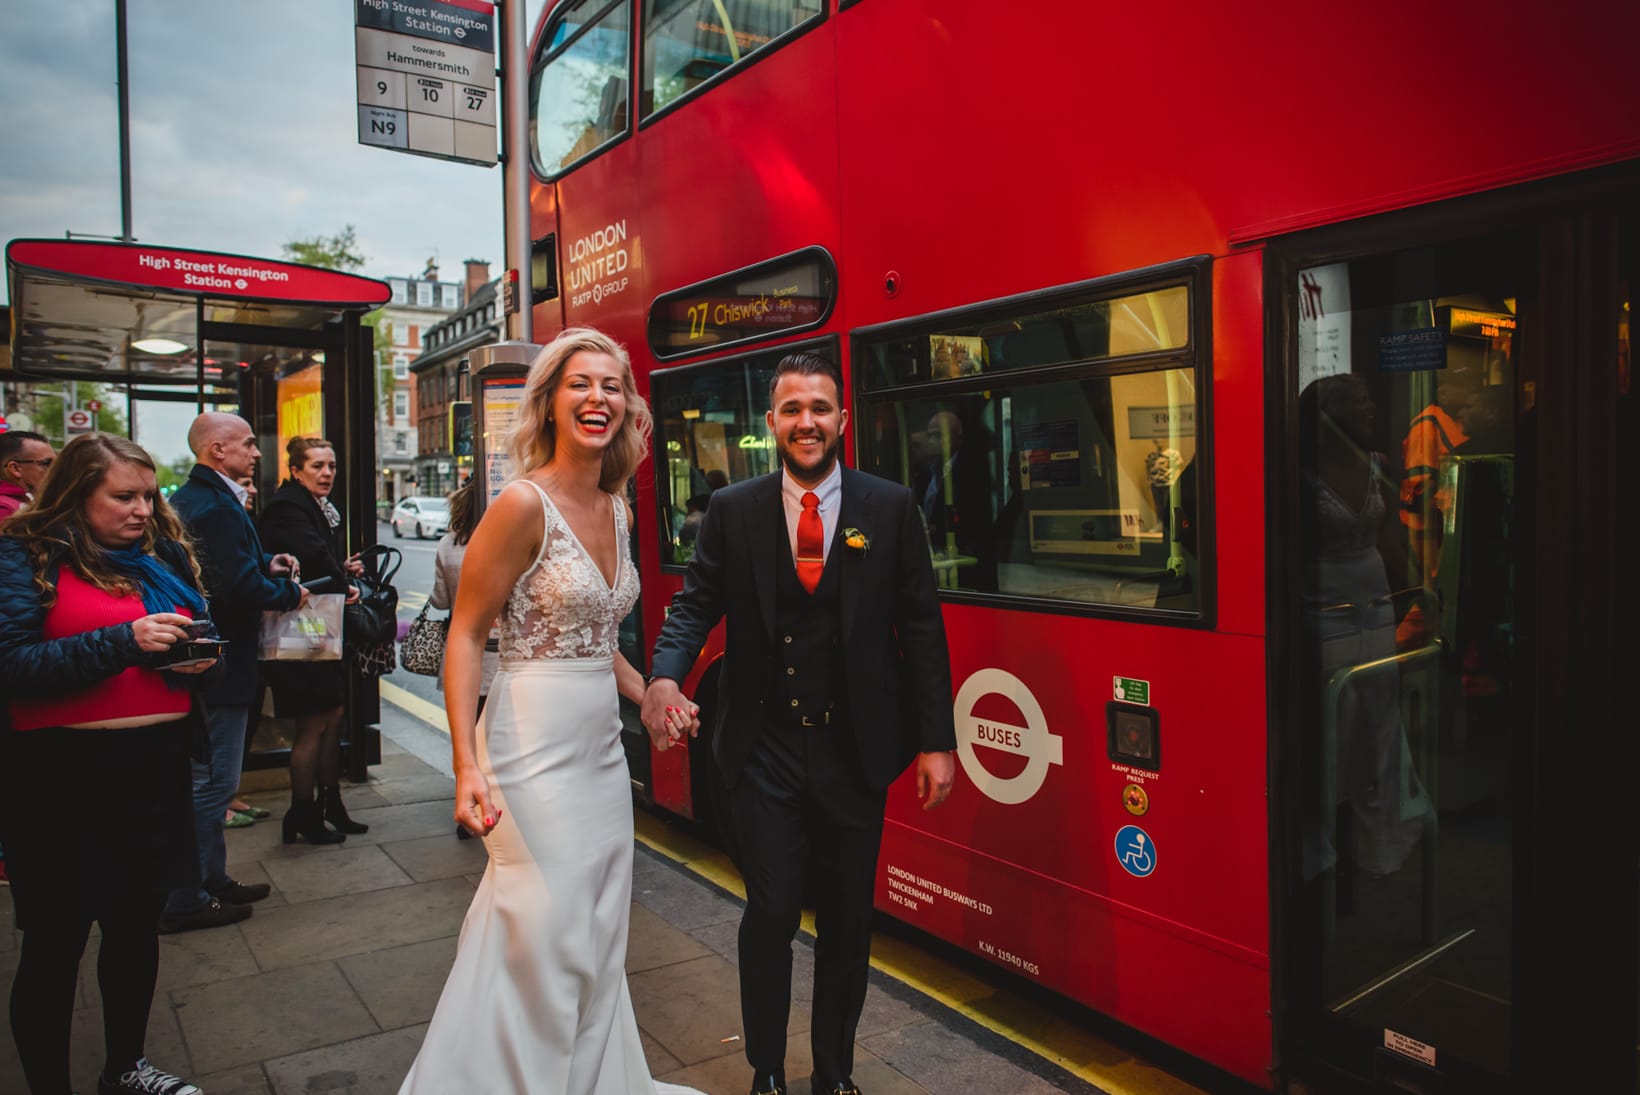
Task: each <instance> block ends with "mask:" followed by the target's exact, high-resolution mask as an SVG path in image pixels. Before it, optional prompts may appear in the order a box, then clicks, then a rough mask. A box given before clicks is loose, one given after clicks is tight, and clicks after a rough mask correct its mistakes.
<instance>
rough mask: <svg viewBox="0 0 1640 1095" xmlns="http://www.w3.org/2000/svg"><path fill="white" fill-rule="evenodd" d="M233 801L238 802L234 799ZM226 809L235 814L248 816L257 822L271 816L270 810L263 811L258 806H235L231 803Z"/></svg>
mask: <svg viewBox="0 0 1640 1095" xmlns="http://www.w3.org/2000/svg"><path fill="white" fill-rule="evenodd" d="M235 801H238V800H237V799H236V800H235ZM228 808H229V809H230V810H232V811H233V812H234V813H236V814H248V815H249V816H250V817H252V818H254V819H256V820H257V821H261V820H262V819H263V818H265V817H272V816H273V811H272V810H264V809H263V808H262V807H260V806H235V805H233V804H232V803H229V805H228Z"/></svg>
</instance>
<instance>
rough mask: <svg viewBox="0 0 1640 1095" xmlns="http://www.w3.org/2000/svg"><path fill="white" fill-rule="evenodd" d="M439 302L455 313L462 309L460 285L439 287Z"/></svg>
mask: <svg viewBox="0 0 1640 1095" xmlns="http://www.w3.org/2000/svg"><path fill="white" fill-rule="evenodd" d="M439 301H440V303H441V304H442V305H443V306H444V307H446V308H448V309H450V310H451V311H452V312H453V311H455V310H456V309H457V308H460V307H461V286H459V285H441V286H439Z"/></svg>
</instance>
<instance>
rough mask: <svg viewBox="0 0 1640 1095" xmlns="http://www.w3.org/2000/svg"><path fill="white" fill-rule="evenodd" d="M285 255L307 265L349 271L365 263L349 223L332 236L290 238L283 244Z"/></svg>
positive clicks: (356, 236) (357, 239)
mask: <svg viewBox="0 0 1640 1095" xmlns="http://www.w3.org/2000/svg"><path fill="white" fill-rule="evenodd" d="M285 257H286V258H287V259H289V260H290V261H292V262H300V263H304V264H306V265H308V266H323V267H325V268H327V269H330V270H346V271H349V272H354V271H357V270H359V269H361V268H363V266H364V263H365V258H364V253H363V252H362V251H360V250H359V238H358V235H357V233H355V232H354V231H353V226H352V225H351V224H348V225H343V226H342V230H341V231H340V232H337V233H336V234H335V235H334V236H311V237H309V238H307V239H294V240H291V241H290V242H289V243H287V244H285Z"/></svg>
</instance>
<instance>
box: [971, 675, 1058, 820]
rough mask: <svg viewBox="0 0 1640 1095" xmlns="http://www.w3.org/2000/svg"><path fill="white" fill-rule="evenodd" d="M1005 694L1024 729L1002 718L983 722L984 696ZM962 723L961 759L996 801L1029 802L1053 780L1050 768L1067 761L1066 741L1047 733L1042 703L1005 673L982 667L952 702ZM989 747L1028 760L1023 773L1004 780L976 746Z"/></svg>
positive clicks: (1021, 682) (972, 776)
mask: <svg viewBox="0 0 1640 1095" xmlns="http://www.w3.org/2000/svg"><path fill="white" fill-rule="evenodd" d="M993 693H994V694H996V695H999V696H1003V697H1005V698H1006V699H1008V700H1009V701H1010V702H1012V703H1013V705H1014V706H1015V707H1017V708H1018V709H1019V712H1020V714H1021V715H1023V716H1024V718H1025V725H1023V726H1015V725H1013V724H1012V723H1008V722H1003V721H1000V720H998V719H992V718H984V719H982V718H980V717H978V716H977V715H975V714H974V709H975V707H977V706H978V704H979V701H980V700H982V699H984V698H985V697H987V696H989V695H992V694H993ZM953 709H954V713H955V715H956V723H957V759H958V760H960V761H962V770H963V771H964V772H966V773H968V778H969V779H971V780H973V782H974V786H976V787H978V788H979V789H980V791H981V792H982V793H983V794H984V795H985V796H986V797H987V798H990V799H992V800H993V801H996V802H1000V803H1002V804H1003V805H1004V806H1017V805H1018V804H1019V803H1021V802H1026V801H1029V800H1030V798H1031V796H1032V795H1035V794H1036V793H1037V792H1038V791H1040V790H1041V789H1042V783H1043V781H1044V780H1046V779H1047V778H1048V766H1049V765H1053V764H1059V765H1062V764H1064V763H1065V740H1064V739H1063V738H1061V737H1060V736H1059V735H1058V734H1054V733H1052V732H1050V731H1049V730H1048V720H1047V717H1046V716H1045V715H1043V713H1042V705H1041V704H1040V703H1038V702H1037V701H1036V697H1035V696H1033V695H1031V690H1030V689H1029V688H1027V687H1025V682H1024V681H1022V680H1020V679H1019V678H1018V677H1016V676H1014V675H1013V674H1012V673H1009V672H1008V671H1007V670H1005V669H996V668H988V669H980V670H977V671H975V672H974V674H973V675H972V676H970V677H969V678H968V679H967V680H966V681H963V682H962V687H961V688H959V689H958V690H957V698H956V701H955V703H954V704H953ZM980 745H984V746H987V747H989V748H991V749H1000V750H1002V751H1003V752H1005V753H1013V754H1014V755H1015V756H1020V757H1024V758H1025V767H1024V768H1023V769H1022V770H1021V771H1020V772H1019V774H1018V775H1014V776H1010V777H1007V778H1003V777H1001V776H997V775H995V774H994V773H992V772H991V770H990V769H988V768H986V767H985V762H984V761H982V760H981V759H980V756H979V753H978V751H977V750H976V746H980Z"/></svg>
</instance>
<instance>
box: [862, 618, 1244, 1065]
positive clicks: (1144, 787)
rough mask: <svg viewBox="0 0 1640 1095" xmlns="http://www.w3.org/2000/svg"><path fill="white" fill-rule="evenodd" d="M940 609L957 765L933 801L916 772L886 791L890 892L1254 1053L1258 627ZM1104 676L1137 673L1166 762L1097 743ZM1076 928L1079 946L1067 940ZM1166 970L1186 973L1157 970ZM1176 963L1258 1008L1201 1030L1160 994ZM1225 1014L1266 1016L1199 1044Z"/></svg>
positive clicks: (1061, 972) (1100, 1002)
mask: <svg viewBox="0 0 1640 1095" xmlns="http://www.w3.org/2000/svg"><path fill="white" fill-rule="evenodd" d="M945 616H946V626H947V633H948V635H949V639H950V644H951V666H952V677H953V683H954V686H955V688H956V691H957V699H956V722H957V740H958V743H959V748H958V757H959V769H958V775H957V785H956V788H955V790H954V791H953V793H952V796H951V798H950V800H949V801H948V802H947V803H946V804H945V805H944V806H942V807H941V808H940V809H938V810H935V811H933V812H930V813H923V812H922V810H921V809H920V807H919V805H918V803H917V802H916V798H915V785H914V781H913V777H912V776H910V775H907V776H905V777H902V779H901V780H900V781H899V782H898V783H896V785H895V786H894V788H893V789H892V790H891V792H890V795H889V806H888V816H889V820H890V823H891V824H890V829H891V830H892V831H893V832H894V834H895V835H894V841H893V848H894V853H893V854H892V855H890V854H888V853H887V852H885V855H884V858H883V870H882V871H881V872H880V875H881V878H882V882H881V887H882V888H881V890H880V892H879V898H880V900H881V901H882V905H883V908H884V909H885V910H887V911H889V912H892V913H895V914H896V915H899V916H903V917H905V918H906V919H908V920H910V921H912V922H913V923H915V924H917V925H918V926H919V927H923V928H925V929H927V930H928V931H931V932H933V933H935V934H937V935H940V936H941V937H943V938H946V939H949V940H951V941H952V942H954V943H957V944H959V945H962V946H965V947H968V948H970V949H972V950H974V951H975V952H976V953H980V954H984V955H986V956H988V957H991V958H994V959H998V960H1001V961H1004V962H1006V961H1007V960H1006V959H1001V958H999V953H998V951H1005V952H1007V953H1009V954H1012V955H1015V956H1019V957H1020V958H1021V959H1022V960H1025V961H1029V962H1032V963H1034V964H1036V965H1037V966H1039V967H1040V968H1041V971H1042V972H1041V974H1040V975H1039V978H1040V979H1041V980H1044V981H1046V982H1048V983H1049V984H1051V985H1052V986H1053V987H1055V988H1057V989H1059V990H1060V991H1063V992H1066V993H1068V994H1070V995H1072V996H1075V997H1076V998H1077V999H1079V1000H1084V1001H1086V1002H1088V1003H1089V1004H1091V1005H1092V1006H1094V1007H1096V1008H1099V1009H1100V1010H1104V1011H1108V1012H1109V1013H1110V1014H1111V1015H1112V1016H1114V1017H1115V1018H1117V1019H1119V1020H1121V1021H1123V1022H1127V1023H1131V1024H1133V1025H1135V1026H1139V1027H1141V1028H1142V1029H1145V1030H1147V1031H1148V1032H1150V1033H1152V1034H1155V1035H1156V1036H1158V1037H1161V1038H1164V1039H1166V1040H1167V1041H1168V1042H1171V1043H1174V1044H1177V1045H1182V1046H1186V1047H1192V1046H1194V1047H1196V1048H1194V1049H1193V1050H1192V1052H1198V1053H1202V1054H1203V1055H1205V1056H1208V1057H1209V1059H1212V1060H1214V1061H1216V1062H1220V1063H1223V1062H1225V1061H1228V1060H1232V1059H1234V1060H1243V1061H1245V1060H1246V1057H1245V1055H1246V1054H1248V1053H1252V1052H1255V1051H1256V1055H1259V1056H1258V1060H1257V1061H1256V1062H1254V1063H1253V1065H1252V1066H1251V1067H1252V1069H1253V1072H1260V1071H1261V1070H1262V1069H1263V1068H1264V1067H1265V1065H1266V1064H1267V1063H1268V1061H1267V1060H1266V1059H1265V1055H1266V1054H1267V1050H1268V1046H1269V1038H1268V1031H1267V1029H1266V1020H1265V1011H1266V1009H1267V1008H1268V1006H1269V997H1268V987H1269V986H1268V950H1269V924H1268V912H1269V898H1268V874H1267V847H1268V843H1267V834H1266V824H1267V803H1266V799H1265V755H1266V750H1265V742H1266V737H1265V730H1264V727H1265V695H1264V679H1265V677H1264V656H1265V654H1264V651H1265V648H1264V643H1263V641H1262V640H1261V639H1259V638H1256V637H1252V638H1249V637H1241V636H1233V635H1223V634H1215V633H1212V632H1204V631H1196V630H1190V629H1185V628H1176V627H1161V626H1155V625H1147V624H1138V623H1124V622H1114V621H1101V620H1087V619H1067V618H1064V617H1058V618H1056V617H1053V616H1047V615H1042V614H1038V613H1025V612H1009V611H999V610H996V609H988V608H979V607H975V606H971V605H955V604H952V605H947V606H946V608H945ZM1115 676H1122V677H1129V678H1137V679H1139V680H1143V681H1147V682H1148V683H1149V687H1150V705H1151V707H1152V708H1153V709H1154V712H1155V715H1156V717H1157V719H1158V721H1159V726H1158V730H1159V741H1160V769H1159V771H1154V772H1151V771H1145V770H1143V769H1142V768H1140V767H1138V766H1136V765H1129V764H1122V763H1118V762H1116V761H1113V760H1112V759H1111V757H1110V755H1109V752H1108V746H1109V735H1108V733H1107V703H1109V702H1110V701H1111V700H1112V698H1113V694H1114V693H1113V680H1112V679H1113V677H1115ZM1135 788H1137V789H1138V790H1137V791H1135V790H1134V789H1135ZM1136 811H1139V812H1136ZM907 874H909V875H910V876H911V878H910V880H908V879H907V878H906V875H907ZM902 886H909V887H911V889H912V890H913V891H915V893H908V892H906V891H905V890H904V889H902V888H901V887H902ZM936 888H937V890H936ZM896 894H898V895H899V896H898V897H896V896H895V895H896ZM924 895H926V897H932V898H933V900H927V899H926V898H925V896H924ZM950 895H957V896H950ZM900 898H905V899H908V900H909V901H911V902H914V903H915V904H916V907H915V908H912V907H910V906H909V905H907V904H906V903H905V902H904V901H902V900H900ZM981 905H983V906H985V908H986V910H988V911H981V910H980V908H979V907H980V906H981ZM1044 918H1047V919H1044ZM1135 933H1138V934H1137V935H1135ZM1072 936H1074V937H1075V939H1076V943H1075V947H1076V948H1078V950H1077V951H1076V952H1075V953H1074V954H1073V955H1070V956H1067V955H1066V954H1065V953H1064V951H1065V948H1066V947H1067V946H1070V944H1069V943H1068V942H1066V940H1067V939H1068V938H1069V937H1072ZM1140 936H1142V937H1143V939H1144V942H1143V945H1142V946H1141V945H1139V944H1138V943H1136V942H1134V940H1135V939H1136V938H1139V937H1140ZM1159 956H1165V958H1162V959H1161V960H1162V961H1163V964H1162V965H1158V964H1157V963H1158V960H1159ZM1009 964H1011V963H1009ZM1198 964H1205V965H1202V966H1201V968H1200V969H1198V968H1197V966H1198ZM1016 968H1017V967H1016ZM1209 968H1211V969H1213V970H1217V971H1219V973H1222V974H1223V977H1224V978H1225V979H1224V980H1223V981H1222V982H1220V981H1219V980H1217V978H1218V976H1219V973H1212V974H1210V973H1208V972H1207V970H1208V969H1209ZM1168 970H1172V971H1174V972H1178V973H1179V974H1180V976H1181V977H1182V978H1184V979H1183V980H1181V981H1175V982H1171V983H1169V980H1168V978H1167V977H1165V976H1162V974H1163V973H1165V972H1166V971H1168ZM1186 970H1190V971H1192V972H1190V973H1189V975H1188V976H1187V977H1186V976H1185V974H1184V971H1186ZM1181 984H1188V985H1189V986H1191V987H1190V992H1191V993H1197V994H1202V995H1206V996H1210V997H1213V998H1215V999H1216V1000H1218V1001H1219V1003H1220V1004H1223V1005H1228V1003H1229V1002H1232V1001H1242V1002H1243V1003H1246V1002H1248V1001H1252V1003H1251V1004H1248V1007H1249V1008H1250V1010H1246V1009H1244V1014H1241V1015H1232V1014H1230V1013H1229V1012H1222V1013H1215V1017H1214V1019H1213V1020H1212V1021H1211V1022H1208V1023H1206V1024H1205V1026H1203V1027H1202V1028H1201V1029H1192V1027H1191V1023H1192V1020H1191V1019H1190V1018H1189V1014H1188V1012H1187V1010H1186V1009H1182V1008H1179V1007H1176V1006H1175V1007H1172V1008H1171V1010H1170V1009H1169V1008H1168V1007H1165V1006H1163V1003H1162V1000H1163V998H1166V999H1168V1000H1171V999H1173V998H1175V997H1177V996H1179V995H1181V989H1180V985H1181ZM1147 993H1154V994H1156V996H1157V998H1156V999H1155V1000H1152V999H1151V998H1150V996H1148V995H1147ZM1227 1025H1234V1026H1237V1027H1238V1028H1239V1030H1240V1031H1241V1033H1242V1034H1243V1035H1244V1036H1245V1035H1247V1034H1248V1032H1249V1031H1250V1030H1252V1029H1253V1028H1257V1029H1260V1030H1263V1031H1264V1034H1263V1035H1261V1036H1260V1037H1259V1038H1257V1039H1256V1040H1255V1041H1254V1042H1252V1043H1247V1044H1244V1046H1243V1049H1242V1050H1241V1051H1240V1052H1241V1055H1242V1056H1236V1055H1232V1056H1231V1057H1224V1056H1221V1055H1219V1054H1218V1053H1217V1052H1216V1051H1215V1052H1212V1053H1210V1052H1209V1051H1208V1050H1207V1048H1206V1041H1209V1040H1212V1039H1215V1038H1217V1037H1218V1036H1219V1034H1220V1033H1221V1030H1220V1028H1222V1027H1224V1026H1227Z"/></svg>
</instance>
